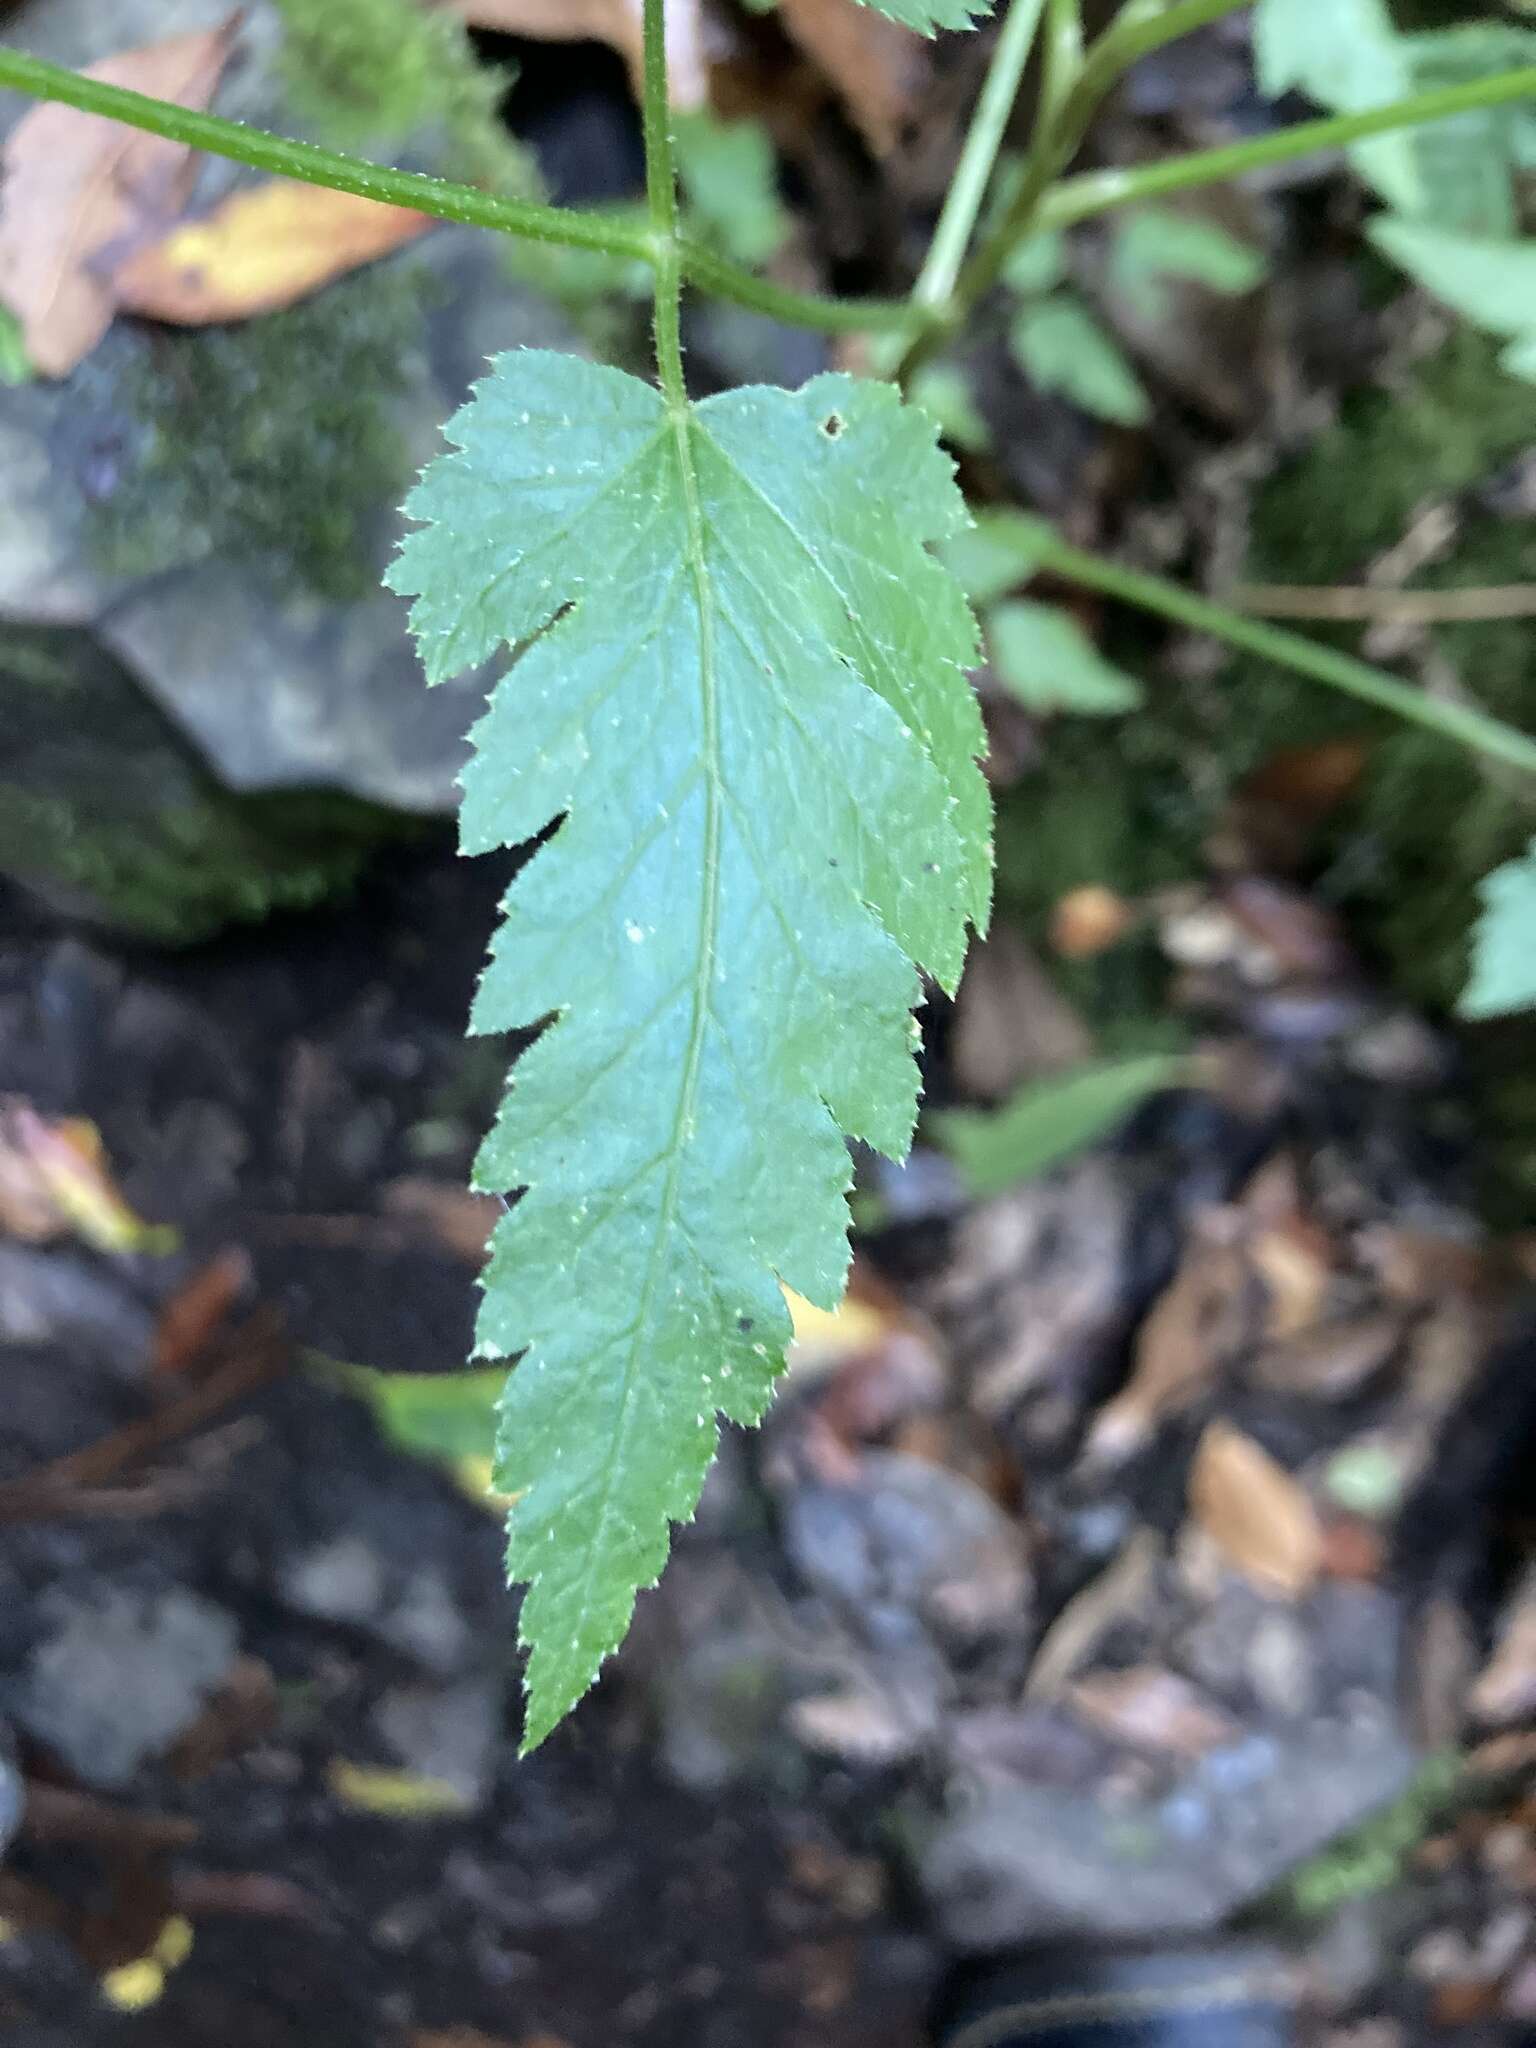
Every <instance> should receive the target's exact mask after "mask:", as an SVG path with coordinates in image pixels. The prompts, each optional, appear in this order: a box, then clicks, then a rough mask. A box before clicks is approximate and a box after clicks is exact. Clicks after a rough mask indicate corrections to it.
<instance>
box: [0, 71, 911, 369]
mask: <svg viewBox="0 0 1536 2048" xmlns="http://www.w3.org/2000/svg"><path fill="white" fill-rule="evenodd" d="M6 87H9V88H11V89H13V90H15V91H17V92H23V93H26V94H28V95H29V97H31V98H33V99H39V100H57V101H59V102H60V103H61V104H62V105H64V106H70V107H78V108H79V109H80V111H81V112H82V113H86V114H100V115H103V116H104V117H105V118H106V119H108V120H113V121H123V122H125V123H126V124H127V125H128V126H129V127H131V128H139V129H142V130H144V131H145V132H146V133H148V134H150V135H163V136H165V137H166V139H167V140H168V141H171V142H181V143H185V144H186V145H187V146H188V147H189V148H191V149H201V150H206V151H207V152H208V153H209V155H211V156H222V157H228V158H229V159H231V160H232V161H233V162H235V163H240V164H246V165H249V167H250V168H251V169H252V170H257V171H267V172H270V173H271V174H272V175H273V176H275V177H279V178H297V179H299V180H300V181H301V182H303V183H304V184H307V185H326V186H329V187H330V188H331V189H332V190H333V191H337V192H355V193H357V194H358V196H359V197H360V198H364V199H377V200H380V201H381V202H382V203H383V204H385V205H387V206H408V207H410V208H412V209H413V210H414V211H415V212H417V213H425V214H430V215H431V216H432V218H433V219H435V220H450V221H458V222H461V223H463V224H464V225H466V226H469V227H481V228H493V229H496V230H498V231H499V232H500V233H502V234H509V235H519V236H522V237H523V238H525V239H527V240H531V241H539V242H555V243H559V244H562V245H563V246H565V247H567V248H574V249H594V250H598V251H600V252H601V253H603V254H605V255H610V256H628V257H634V258H638V259H640V260H641V261H642V262H647V263H649V262H651V261H653V260H654V253H655V251H654V243H653V237H652V234H651V232H650V231H649V230H648V229H647V228H643V227H633V226H630V225H629V224H628V223H626V222H621V221H614V220H611V219H608V218H606V217H605V216H603V215H601V214H593V213H581V212H576V211H572V210H571V209H569V208H566V207H558V206H538V205H535V204H534V203H533V202H532V201H531V200H526V199H504V198H499V197H498V196H497V195H496V194H495V193H492V192H482V191H479V190H478V189H477V188H476V187H475V186H473V185H456V184H452V183H450V182H449V181H448V180H447V179H444V178H431V177H427V176H425V175H423V174H422V173H420V172H417V171H401V170H395V169H393V168H392V167H390V166H388V165H384V164H373V163H369V162H367V161H366V160H365V159H363V158H361V157H353V156H347V155H345V154H343V153H342V152H340V151H338V150H332V149H321V148H319V147H317V146H316V145H315V144H314V143H312V142H296V141H294V140H293V139H292V138H291V137H289V136H285V135H272V134H269V133H268V132H267V131H266V130H264V129H261V128H247V127H246V126H245V125H244V124H243V123H242V122H238V121H225V120H222V119H221V118H220V117H219V116H218V115H217V114H203V113H198V112H196V111H195V110H194V109H192V108H190V107H178V106H176V105H175V104H174V103H173V102H171V101H169V100H157V99H152V98H150V97H149V96H148V95H147V94H145V93H140V92H132V91H130V90H129V89H128V88H127V87H126V86H119V85H108V84H106V83H105V82H104V81H103V80H101V79H99V78H87V77H85V76H83V74H82V73H80V72H78V71H69V70H66V69H64V68H63V67H62V66H60V65H58V64H48V63H45V62H44V61H43V60H42V59H41V58H38V57H28V56H24V55H23V54H22V53H21V52H20V51H17V50H0V88H6ZM677 255H678V261H679V263H680V266H681V268H682V270H683V272H684V274H685V275H686V276H687V277H688V278H690V279H691V280H692V281H693V282H694V283H696V284H698V285H700V286H701V287H702V288H703V289H705V290H707V291H710V292H712V293H714V295H715V296H716V297H717V298H722V299H731V300H734V301H735V302H736V303H737V304H739V305H743V306H749V307H751V308H753V309H754V310H755V311H757V312H760V313H766V314H769V315H770V316H771V317H772V318H774V319H776V320H783V321H786V322H787V323H789V324H790V325H792V326H797V327H810V328H819V329H821V330H823V331H825V332H828V333H848V332H851V331H863V330H865V329H872V328H899V327H904V326H906V325H907V324H908V323H909V322H910V320H911V318H912V315H911V311H910V309H909V307H908V306H907V304H906V302H905V301H904V300H900V299H848V300H840V299H831V298H823V297H820V296H818V295H816V294H814V293H810V292H792V291H788V290H786V289H784V288H783V287H782V286H779V285H774V284H770V283H769V282H768V281H767V280H766V279H765V278H760V277H756V276H754V275H753V273H752V272H751V271H749V270H744V269H742V268H741V267H740V266H739V265H738V264H734V263H731V262H728V261H727V260H726V259H725V258H724V257H722V256H717V255H715V254H714V253H713V252H712V251H710V250H706V249H701V248H696V247H693V246H691V245H689V244H688V243H686V242H684V243H682V244H680V245H679V248H678V251H677Z"/></svg>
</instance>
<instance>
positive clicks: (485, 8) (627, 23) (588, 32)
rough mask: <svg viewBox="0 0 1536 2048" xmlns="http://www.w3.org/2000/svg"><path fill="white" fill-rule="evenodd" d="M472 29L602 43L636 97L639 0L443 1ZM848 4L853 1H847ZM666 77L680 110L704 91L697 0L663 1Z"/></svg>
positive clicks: (700, 99) (698, 103) (695, 103)
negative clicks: (625, 70)
mask: <svg viewBox="0 0 1536 2048" xmlns="http://www.w3.org/2000/svg"><path fill="white" fill-rule="evenodd" d="M446 4H447V6H448V7H449V8H450V9H451V11H452V12H453V13H454V14H456V15H458V17H459V19H460V20H461V21H464V22H467V23H468V24H469V26H470V27H471V28H490V29H499V30H500V31H501V32H502V34H504V35H511V36H532V37H533V38H534V39H535V40H536V41H539V42H551V43H587V42H591V43H607V44H608V45H609V46H610V47H611V48H613V49H615V50H617V51H618V53H619V55H620V56H621V57H622V58H623V59H624V61H625V63H626V64H628V66H629V75H630V80H631V83H632V84H633V86H634V91H635V98H636V99H637V100H638V99H639V97H640V89H641V65H642V56H641V0H446ZM848 4H849V5H852V4H853V0H848ZM667 82H668V85H669V88H670V91H671V97H672V104H673V106H674V107H676V108H677V109H678V110H679V111H680V112H685V113H686V112H690V111H691V110H693V109H694V108H697V107H702V106H703V105H704V104H705V102H706V100H707V99H708V96H709V89H708V76H707V69H706V59H705V51H704V32H703V22H702V18H701V12H700V8H699V0H667Z"/></svg>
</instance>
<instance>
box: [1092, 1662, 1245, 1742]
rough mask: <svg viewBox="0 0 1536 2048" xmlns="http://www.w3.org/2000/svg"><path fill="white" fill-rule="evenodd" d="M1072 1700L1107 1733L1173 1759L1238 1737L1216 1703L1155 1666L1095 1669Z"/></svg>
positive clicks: (1234, 1724)
mask: <svg viewBox="0 0 1536 2048" xmlns="http://www.w3.org/2000/svg"><path fill="white" fill-rule="evenodd" d="M1067 1700H1068V1702H1069V1703H1070V1705H1071V1706H1072V1707H1073V1708H1075V1710H1076V1711H1077V1713H1078V1714H1079V1715H1080V1716H1081V1717H1082V1719H1083V1720H1085V1721H1086V1722H1087V1723H1088V1724H1089V1726H1090V1727H1092V1728H1096V1729H1097V1730H1098V1731H1099V1733H1100V1734H1101V1735H1108V1736H1110V1737H1111V1738H1112V1739H1113V1740H1114V1741H1117V1742H1125V1743H1128V1744H1129V1745H1130V1746H1131V1747H1132V1748H1133V1749H1143V1750H1152V1751H1154V1752H1158V1753H1161V1754H1164V1755H1168V1756H1179V1757H1187V1758H1191V1759H1193V1758H1195V1757H1201V1756H1204V1755H1205V1754H1206V1753H1207V1751H1209V1750H1212V1749H1219V1748H1220V1747H1221V1746H1222V1745H1223V1744H1224V1743H1228V1742H1232V1741H1234V1740H1235V1739H1236V1737H1237V1734H1238V1729H1237V1725H1236V1723H1235V1722H1234V1721H1233V1720H1232V1719H1231V1718H1230V1716H1229V1715H1227V1714H1224V1713H1223V1712H1222V1711H1221V1709H1220V1707H1218V1706H1217V1705H1216V1703H1215V1701H1214V1700H1211V1699H1208V1698H1207V1697H1206V1695H1205V1694H1204V1693H1202V1692H1201V1691H1200V1690H1199V1688H1198V1687H1196V1686H1194V1685H1191V1684H1190V1682H1189V1680H1188V1679H1187V1678H1181V1677H1180V1676H1179V1674H1178V1673H1177V1672H1176V1671H1165V1670H1164V1669H1162V1667H1161V1666H1159V1665H1155V1664H1138V1665H1134V1666H1132V1667H1131V1669H1129V1670H1125V1671H1092V1672H1090V1673H1089V1674H1088V1676H1087V1677H1086V1678H1080V1679H1078V1680H1077V1682H1076V1683H1075V1684H1073V1685H1070V1686H1068V1688H1067Z"/></svg>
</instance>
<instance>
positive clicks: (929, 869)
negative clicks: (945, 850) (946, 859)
mask: <svg viewBox="0 0 1536 2048" xmlns="http://www.w3.org/2000/svg"><path fill="white" fill-rule="evenodd" d="M938 872H939V864H938V862H937V861H936V860H925V861H924V862H923V873H924V874H925V875H936V874H937V873H938Z"/></svg>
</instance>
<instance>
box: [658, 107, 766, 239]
mask: <svg viewBox="0 0 1536 2048" xmlns="http://www.w3.org/2000/svg"><path fill="white" fill-rule="evenodd" d="M672 145H673V149H674V150H675V152H676V156H677V169H678V176H679V177H680V178H681V180H682V185H683V196H684V199H685V201H686V204H687V207H688V211H689V215H690V222H691V225H693V226H694V227H695V229H697V230H702V232H703V234H704V236H705V238H706V239H708V240H710V241H713V242H714V243H715V244H716V245H717V246H718V247H719V248H720V249H721V250H723V251H724V253H725V254H726V255H727V256H729V257H731V258H732V259H733V260H734V261H735V262H737V263H745V264H747V265H749V266H751V267H753V268H755V267H756V266H757V265H758V264H762V263H766V262H767V261H768V260H769V258H770V257H771V256H775V255H777V253H778V251H779V250H780V249H781V248H782V247H783V245H784V238H785V236H786V235H787V234H788V233H789V215H788V214H787V213H786V212H785V210H784V206H783V202H782V201H781V200H780V198H779V184H778V166H777V164H776V163H775V161H774V155H773V145H772V143H771V142H770V141H769V140H768V135H767V131H766V130H765V129H764V128H763V127H762V125H761V124H760V123H759V122H757V121H722V120H720V119H719V118H718V117H717V116H716V115H714V114H711V113H710V112H708V111H707V110H706V109H704V108H699V109H697V110H696V111H694V112H691V113H677V114H674V115H673V116H672Z"/></svg>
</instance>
